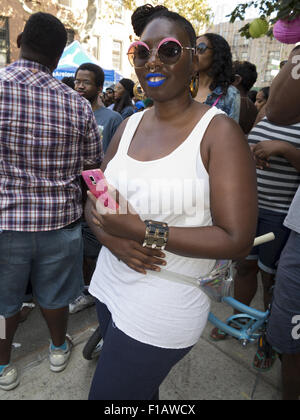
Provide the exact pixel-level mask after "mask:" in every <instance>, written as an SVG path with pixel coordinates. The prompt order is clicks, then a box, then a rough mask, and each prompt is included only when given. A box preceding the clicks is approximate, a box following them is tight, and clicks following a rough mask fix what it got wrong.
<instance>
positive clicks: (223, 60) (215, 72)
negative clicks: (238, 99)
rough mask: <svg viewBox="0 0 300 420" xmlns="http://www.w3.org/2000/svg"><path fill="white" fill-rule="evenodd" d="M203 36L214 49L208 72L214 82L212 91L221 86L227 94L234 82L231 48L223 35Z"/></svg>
mask: <svg viewBox="0 0 300 420" xmlns="http://www.w3.org/2000/svg"><path fill="white" fill-rule="evenodd" d="M201 36H205V37H206V38H207V39H208V40H209V42H210V43H211V46H212V48H213V62H212V65H211V68H210V70H209V72H208V75H209V76H210V77H211V78H212V79H213V81H212V83H211V85H210V87H209V88H210V90H215V89H216V87H217V86H219V87H221V88H222V90H223V93H225V94H226V93H227V90H228V87H229V86H230V85H231V84H232V82H233V80H234V78H233V71H232V54H231V49H230V46H229V44H228V42H227V41H226V39H225V38H223V37H222V36H221V35H218V34H214V33H207V34H204V35H201ZM198 38H199V37H198Z"/></svg>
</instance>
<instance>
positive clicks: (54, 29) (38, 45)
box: [21, 12, 67, 59]
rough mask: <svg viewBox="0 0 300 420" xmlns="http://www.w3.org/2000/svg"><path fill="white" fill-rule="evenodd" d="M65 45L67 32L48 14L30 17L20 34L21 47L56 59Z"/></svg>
mask: <svg viewBox="0 0 300 420" xmlns="http://www.w3.org/2000/svg"><path fill="white" fill-rule="evenodd" d="M66 43H67V31H66V29H65V27H64V25H63V24H62V22H61V21H60V20H59V19H57V18H56V17H55V16H53V15H51V14H49V13H43V12H38V13H34V14H33V15H31V16H30V18H29V19H28V21H27V22H26V24H25V27H24V31H23V33H22V39H21V46H26V47H27V48H29V49H30V50H31V51H34V52H35V53H38V54H41V55H43V56H46V57H49V58H50V59H56V58H57V57H59V56H60V55H61V54H62V52H63V50H64V48H65V46H66Z"/></svg>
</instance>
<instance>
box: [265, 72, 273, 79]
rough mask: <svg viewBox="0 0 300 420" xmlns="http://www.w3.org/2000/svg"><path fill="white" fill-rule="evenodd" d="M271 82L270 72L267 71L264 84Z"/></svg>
mask: <svg viewBox="0 0 300 420" xmlns="http://www.w3.org/2000/svg"><path fill="white" fill-rule="evenodd" d="M271 80H273V75H272V70H267V71H266V72H265V80H264V81H265V82H271Z"/></svg>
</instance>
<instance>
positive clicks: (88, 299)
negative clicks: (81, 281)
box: [69, 293, 95, 314]
mask: <svg viewBox="0 0 300 420" xmlns="http://www.w3.org/2000/svg"><path fill="white" fill-rule="evenodd" d="M92 305H95V298H94V296H92V295H86V294H85V293H82V294H81V295H80V296H78V298H77V299H75V300H74V302H73V303H70V305H69V312H70V314H75V313H76V312H79V311H82V310H83V309H85V308H88V307H89V306H92Z"/></svg>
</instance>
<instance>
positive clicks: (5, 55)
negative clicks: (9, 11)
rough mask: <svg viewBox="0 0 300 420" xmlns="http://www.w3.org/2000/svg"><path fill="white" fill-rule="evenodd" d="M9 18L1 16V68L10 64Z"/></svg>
mask: <svg viewBox="0 0 300 420" xmlns="http://www.w3.org/2000/svg"><path fill="white" fill-rule="evenodd" d="M9 50H10V45H9V25H8V18H7V17H1V16H0V67H4V66H6V64H8V63H9V62H10V51H9Z"/></svg>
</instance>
